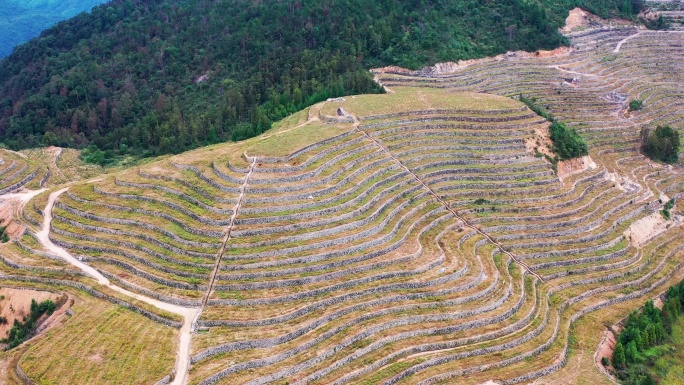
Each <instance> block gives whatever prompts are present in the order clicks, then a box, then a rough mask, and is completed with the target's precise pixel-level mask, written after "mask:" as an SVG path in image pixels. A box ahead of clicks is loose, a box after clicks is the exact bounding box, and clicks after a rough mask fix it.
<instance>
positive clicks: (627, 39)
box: [613, 31, 684, 53]
mask: <svg viewBox="0 0 684 385" xmlns="http://www.w3.org/2000/svg"><path fill="white" fill-rule="evenodd" d="M644 33H654V34H656V33H684V31H639V32H637V33H635V34H634V35H629V36H627V37H626V38H624V39H622V40H620V42H619V43H617V46H615V49H614V50H613V53H618V52H620V48H622V45H623V44H625V43H626V42H628V41H630V40H632V39H633V38H635V37H637V36H641V35H642V34H644Z"/></svg>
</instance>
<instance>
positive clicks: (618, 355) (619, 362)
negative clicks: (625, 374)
mask: <svg viewBox="0 0 684 385" xmlns="http://www.w3.org/2000/svg"><path fill="white" fill-rule="evenodd" d="M626 363H627V358H626V356H625V349H624V347H623V346H622V342H620V340H619V339H618V340H617V341H616V342H615V350H613V366H614V367H616V368H618V369H622V368H624V367H625V364H626Z"/></svg>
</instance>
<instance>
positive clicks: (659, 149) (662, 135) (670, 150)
mask: <svg viewBox="0 0 684 385" xmlns="http://www.w3.org/2000/svg"><path fill="white" fill-rule="evenodd" d="M679 145H680V138H679V132H677V131H676V130H674V129H672V127H670V126H668V125H665V126H658V127H657V128H656V129H655V130H654V131H653V132H650V130H648V129H645V131H644V132H643V133H642V150H643V151H644V153H645V154H646V155H647V156H648V157H649V158H651V159H653V160H658V161H661V162H665V163H676V162H677V161H678V160H679Z"/></svg>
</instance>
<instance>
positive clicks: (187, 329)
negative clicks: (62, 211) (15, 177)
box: [36, 187, 200, 385]
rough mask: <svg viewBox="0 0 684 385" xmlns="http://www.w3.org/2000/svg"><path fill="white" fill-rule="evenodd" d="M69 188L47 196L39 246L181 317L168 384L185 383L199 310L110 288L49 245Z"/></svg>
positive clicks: (80, 263)
mask: <svg viewBox="0 0 684 385" xmlns="http://www.w3.org/2000/svg"><path fill="white" fill-rule="evenodd" d="M68 189H69V188H68V187H66V188H63V189H61V190H59V191H56V192H53V193H52V194H50V197H49V198H48V202H47V205H46V206H45V210H44V213H45V214H44V218H43V227H42V229H41V230H40V232H38V233H37V234H36V238H37V239H38V241H39V242H40V243H41V245H42V246H43V247H45V249H47V250H48V251H50V252H51V253H53V254H56V255H58V256H60V257H62V258H63V259H64V260H65V261H67V262H68V263H70V264H71V265H73V266H76V267H78V268H79V269H81V270H82V271H83V272H84V273H85V274H87V275H88V276H90V277H92V278H94V279H95V280H97V282H98V283H99V284H101V285H103V286H106V287H108V288H110V289H112V290H114V291H116V292H119V293H121V294H123V295H125V296H127V297H130V298H134V299H137V300H139V301H142V302H145V303H147V304H149V305H152V306H154V307H156V308H159V309H162V310H165V311H168V312H170V313H174V314H178V315H180V316H182V317H183V326H182V327H181V329H180V341H179V346H178V353H177V355H176V368H175V373H176V375H175V378H174V380H173V382H172V383H171V384H173V385H184V384H185V383H186V382H187V377H188V371H189V368H190V344H191V340H192V323H193V321H194V320H195V317H196V316H197V314H198V313H199V311H200V309H198V308H188V307H182V306H177V305H173V304H170V303H167V302H163V301H159V300H156V299H154V298H150V297H146V296H144V295H140V294H136V293H133V292H130V291H128V290H126V289H123V288H121V287H119V286H116V285H113V284H112V283H111V282H110V281H109V280H108V279H107V278H106V277H105V276H104V275H102V274H101V273H100V272H99V271H97V270H96V269H94V268H93V267H91V266H88V265H87V264H85V263H83V262H81V261H79V260H78V259H77V258H75V257H74V256H73V255H71V254H69V252H67V251H66V250H65V249H63V248H61V247H59V246H57V245H55V244H54V243H52V241H51V240H50V223H51V222H52V208H53V207H54V205H55V201H56V200H57V198H59V196H60V195H61V194H63V193H64V192H65V191H67V190H68Z"/></svg>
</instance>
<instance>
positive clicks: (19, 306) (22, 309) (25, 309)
mask: <svg viewBox="0 0 684 385" xmlns="http://www.w3.org/2000/svg"><path fill="white" fill-rule="evenodd" d="M0 296H4V299H2V300H0V316H3V317H5V318H7V324H4V325H0V338H5V337H7V332H8V331H9V330H10V328H12V325H13V324H14V320H15V319H16V320H19V321H20V322H21V321H23V320H24V317H28V315H29V313H30V312H31V300H32V299H35V300H36V302H42V301H45V300H46V299H51V300H52V301H54V302H55V303H57V302H58V300H59V298H60V295H59V294H56V293H50V292H48V291H37V290H23V289H10V288H2V289H0ZM0 298H2V297H0Z"/></svg>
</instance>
